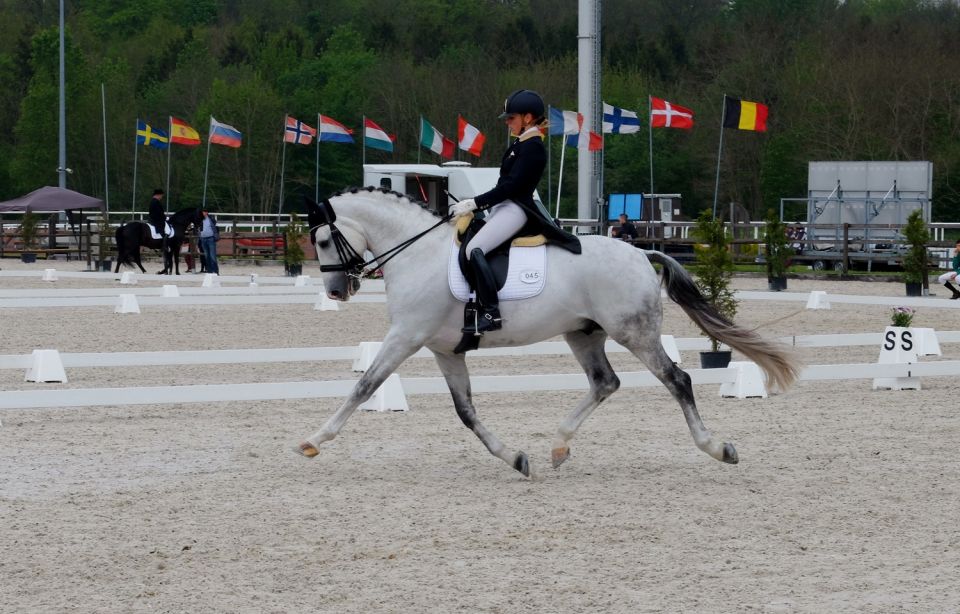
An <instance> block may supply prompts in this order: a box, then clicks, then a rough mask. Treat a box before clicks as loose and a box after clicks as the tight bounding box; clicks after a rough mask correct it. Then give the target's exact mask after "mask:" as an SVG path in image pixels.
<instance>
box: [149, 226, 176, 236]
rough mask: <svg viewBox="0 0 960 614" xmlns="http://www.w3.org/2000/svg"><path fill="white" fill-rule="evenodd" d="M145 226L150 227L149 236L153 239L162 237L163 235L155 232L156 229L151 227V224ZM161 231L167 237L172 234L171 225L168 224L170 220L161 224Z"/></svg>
mask: <svg viewBox="0 0 960 614" xmlns="http://www.w3.org/2000/svg"><path fill="white" fill-rule="evenodd" d="M147 226H148V227H149V228H150V236H151V237H153V238H154V239H161V238H163V237H161V236H160V235H158V234H157V229H156V228H154V227H153V224H147ZM163 232H164V233H165V234H166V235H167V236H168V237H172V236H173V226H171V225H170V222H164V224H163Z"/></svg>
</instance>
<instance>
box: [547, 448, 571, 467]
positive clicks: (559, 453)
mask: <svg viewBox="0 0 960 614" xmlns="http://www.w3.org/2000/svg"><path fill="white" fill-rule="evenodd" d="M550 457H551V458H550V460H551V461H552V462H553V468H554V469H556V468H557V467H559V466H560V465H562V464H563V462H564V461H565V460H567V459H568V458H570V448H569V447H568V446H564V447H562V448H554V449H553V451H552V452H550Z"/></svg>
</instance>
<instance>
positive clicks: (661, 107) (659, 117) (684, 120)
mask: <svg viewBox="0 0 960 614" xmlns="http://www.w3.org/2000/svg"><path fill="white" fill-rule="evenodd" d="M650 127H651V128H683V129H684V130H689V129H690V128H693V111H691V110H690V109H688V108H686V107H681V106H680V105H678V104H673V103H672V102H667V101H666V100H664V99H663V98H655V97H653V96H651V97H650Z"/></svg>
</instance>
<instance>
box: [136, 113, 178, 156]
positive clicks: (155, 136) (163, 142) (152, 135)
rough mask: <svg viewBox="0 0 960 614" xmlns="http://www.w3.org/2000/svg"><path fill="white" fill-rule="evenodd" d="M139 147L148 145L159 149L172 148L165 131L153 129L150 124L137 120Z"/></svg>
mask: <svg viewBox="0 0 960 614" xmlns="http://www.w3.org/2000/svg"><path fill="white" fill-rule="evenodd" d="M137 145H147V146H148V147H155V148H157V149H166V148H167V147H170V137H169V136H167V133H166V132H164V131H163V130H158V129H157V128H151V127H150V124H148V123H146V122H142V121H140V120H139V119H138V120H137Z"/></svg>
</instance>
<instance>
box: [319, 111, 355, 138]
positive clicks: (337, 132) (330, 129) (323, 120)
mask: <svg viewBox="0 0 960 614" xmlns="http://www.w3.org/2000/svg"><path fill="white" fill-rule="evenodd" d="M318 123H319V124H320V130H319V131H318V132H317V135H318V136H317V140H319V141H320V142H321V143H352V142H353V137H352V136H350V135H351V134H353V130H351V129H350V128H347V127H346V126H344V125H343V124H341V123H340V122H338V121H337V120H335V119H333V118H332V117H327V116H326V115H321V116H320V121H319V122H318Z"/></svg>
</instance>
